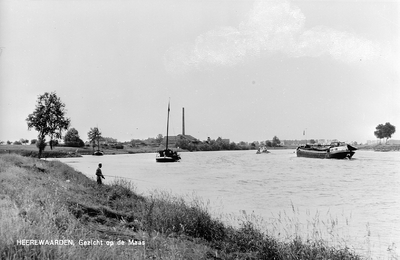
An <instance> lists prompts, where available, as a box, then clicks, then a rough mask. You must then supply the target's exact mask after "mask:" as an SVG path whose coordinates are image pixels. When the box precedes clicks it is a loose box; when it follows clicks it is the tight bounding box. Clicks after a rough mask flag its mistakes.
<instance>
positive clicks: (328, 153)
mask: <svg viewBox="0 0 400 260" xmlns="http://www.w3.org/2000/svg"><path fill="white" fill-rule="evenodd" d="M355 150H357V148H355V147H354V146H351V145H349V144H346V143H344V142H332V143H331V144H330V145H320V144H318V145H310V144H306V145H304V146H299V147H297V149H296V154H297V157H308V158H321V159H351V158H352V157H353V155H354V153H355V152H354V151H355Z"/></svg>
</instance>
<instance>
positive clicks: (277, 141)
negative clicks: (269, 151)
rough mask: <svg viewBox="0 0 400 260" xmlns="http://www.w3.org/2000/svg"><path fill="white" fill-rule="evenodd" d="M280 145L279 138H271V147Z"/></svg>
mask: <svg viewBox="0 0 400 260" xmlns="http://www.w3.org/2000/svg"><path fill="white" fill-rule="evenodd" d="M280 143H281V140H279V138H278V137H277V136H276V135H275V136H274V138H272V146H273V147H276V146H279V145H280Z"/></svg>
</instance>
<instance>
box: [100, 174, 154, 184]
mask: <svg viewBox="0 0 400 260" xmlns="http://www.w3.org/2000/svg"><path fill="white" fill-rule="evenodd" d="M103 176H106V177H114V178H122V179H130V180H136V181H138V182H149V183H151V182H150V181H144V180H137V179H134V178H129V177H121V176H115V175H105V174H103Z"/></svg>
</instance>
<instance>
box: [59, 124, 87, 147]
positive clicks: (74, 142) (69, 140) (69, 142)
mask: <svg viewBox="0 0 400 260" xmlns="http://www.w3.org/2000/svg"><path fill="white" fill-rule="evenodd" d="M64 142H65V145H66V146H71V147H82V146H85V143H84V142H83V141H82V139H81V138H80V137H79V133H78V130H76V129H75V128H71V129H69V130H68V131H67V133H66V134H65V136H64Z"/></svg>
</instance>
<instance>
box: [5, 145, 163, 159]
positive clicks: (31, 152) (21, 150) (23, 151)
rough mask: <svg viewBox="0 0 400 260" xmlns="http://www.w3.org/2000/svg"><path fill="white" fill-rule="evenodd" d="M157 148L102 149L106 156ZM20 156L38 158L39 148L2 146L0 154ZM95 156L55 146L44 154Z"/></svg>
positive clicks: (87, 149)
mask: <svg viewBox="0 0 400 260" xmlns="http://www.w3.org/2000/svg"><path fill="white" fill-rule="evenodd" d="M157 150H158V148H157V147H151V146H149V147H124V148H123V149H115V148H107V149H102V151H103V152H104V154H106V155H115V154H135V153H155V152H156V151H157ZM12 153H14V154H19V155H22V156H27V157H38V153H39V151H38V148H37V147H36V145H0V154H12ZM91 154H93V148H91V147H81V148H77V147H65V146H55V147H53V150H51V149H50V147H46V149H45V150H44V151H43V153H42V158H65V157H80V156H82V155H91Z"/></svg>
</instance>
